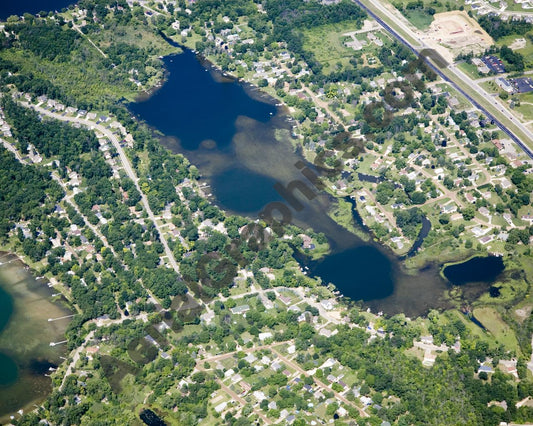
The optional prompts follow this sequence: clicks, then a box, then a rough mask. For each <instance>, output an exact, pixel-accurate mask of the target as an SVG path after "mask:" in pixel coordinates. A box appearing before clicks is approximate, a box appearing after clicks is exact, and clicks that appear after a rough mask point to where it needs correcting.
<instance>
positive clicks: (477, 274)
mask: <svg viewBox="0 0 533 426" xmlns="http://www.w3.org/2000/svg"><path fill="white" fill-rule="evenodd" d="M504 269H505V265H504V264H503V258H502V257H499V256H487V257H479V256H476V257H473V258H472V259H470V260H467V261H466V262H463V263H458V264H455V265H449V266H446V267H445V268H444V271H443V273H444V276H445V277H446V278H447V279H448V280H449V281H450V282H451V283H452V284H453V285H464V284H467V283H475V282H484V283H493V282H494V281H496V279H497V278H498V277H499V276H500V274H501V273H502V272H503V270H504Z"/></svg>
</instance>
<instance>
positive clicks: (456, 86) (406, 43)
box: [353, 0, 533, 159]
mask: <svg viewBox="0 0 533 426" xmlns="http://www.w3.org/2000/svg"><path fill="white" fill-rule="evenodd" d="M353 1H354V2H355V3H356V4H357V5H359V7H361V8H362V9H363V10H364V11H366V13H368V15H369V16H371V17H372V18H373V19H375V20H376V21H377V22H378V23H379V24H380V25H381V26H382V27H383V28H384V29H385V30H386V31H388V32H389V33H390V34H391V35H392V36H393V37H394V38H396V39H397V40H398V41H399V42H400V43H402V44H403V45H404V46H406V47H407V48H408V49H409V50H411V51H412V52H413V53H414V54H415V55H417V56H418V55H419V54H420V52H421V51H422V50H423V48H417V47H415V46H414V45H413V44H411V43H410V42H409V41H407V39H406V38H405V37H403V36H401V35H400V34H399V33H398V31H396V30H395V29H393V28H392V27H391V26H390V25H388V24H387V23H386V22H384V20H383V19H382V18H381V17H380V16H378V15H377V14H376V13H375V12H373V11H372V10H370V8H369V7H367V6H366V5H365V4H363V3H362V2H361V0H353ZM373 4H374V5H375V6H376V7H377V8H378V9H379V10H381V11H383V12H384V13H387V11H385V10H383V8H382V7H380V6H381V5H380V4H379V2H373ZM389 18H390V19H391V20H394V19H395V18H394V16H389ZM398 25H400V24H398ZM403 27H404V28H402V29H403V30H404V31H405V32H406V33H407V34H409V35H411V34H410V30H409V29H408V28H406V27H405V26H403ZM411 37H412V38H413V39H416V37H415V36H413V35H411ZM422 56H423V55H422ZM423 59H424V60H425V62H426V63H427V64H428V65H429V67H430V68H431V69H432V70H433V71H434V72H435V73H436V74H437V75H439V76H440V77H441V78H442V79H443V80H444V81H446V82H447V83H449V84H450V85H451V86H452V87H453V88H454V89H455V90H457V91H458V92H459V93H461V94H462V95H463V96H464V97H465V98H466V99H468V101H469V102H471V103H472V105H474V106H475V107H476V108H478V109H479V110H480V111H482V112H483V114H484V115H485V116H486V117H487V118H488V119H490V120H492V121H494V123H495V124H496V125H497V126H498V127H499V128H500V129H501V130H502V131H503V132H504V133H505V134H506V135H507V136H509V137H510V138H511V139H512V140H513V141H514V142H515V143H516V144H517V145H518V146H520V148H521V149H522V150H523V151H524V152H525V153H526V154H527V155H528V156H529V157H530V158H531V159H533V150H532V149H531V148H530V147H529V146H527V145H526V143H525V142H524V141H523V140H521V139H520V138H519V137H518V136H517V135H516V134H515V133H514V132H513V131H511V130H510V129H509V128H508V127H507V126H506V125H504V124H503V123H502V122H501V120H500V119H499V118H498V117H496V116H495V115H494V114H493V113H491V112H490V111H488V109H487V108H486V107H485V106H483V105H482V104H481V103H480V102H478V101H477V100H476V99H474V97H473V96H472V95H470V94H469V93H468V92H467V91H466V90H464V89H463V88H461V86H460V85H459V84H457V83H456V82H455V81H454V80H452V79H451V78H450V77H449V76H448V75H446V73H445V72H444V71H443V70H442V69H441V68H439V67H437V66H436V65H435V64H433V62H431V61H430V60H429V59H428V58H427V57H424V56H423ZM447 69H448V70H449V71H450V72H452V73H453V74H454V75H455V76H456V77H457V78H458V79H460V80H462V82H463V83H465V84H467V85H469V86H470V87H471V88H472V90H475V91H476V92H477V93H478V94H479V95H480V96H483V98H484V99H485V100H486V101H487V103H490V104H492V103H494V104H495V105H496V106H495V107H494V108H497V107H498V101H496V100H494V99H493V98H492V97H491V96H490V95H489V94H488V93H487V92H486V91H485V90H483V89H482V88H481V87H479V86H478V85H477V84H475V83H474V82H473V81H472V80H471V79H470V78H469V77H468V76H466V75H465V74H464V73H463V72H462V71H460V70H459V69H457V68H456V67H455V65H450V66H448V68H447ZM500 112H501V114H502V115H503V116H504V117H505V118H506V119H508V120H510V121H513V115H512V113H511V112H509V111H507V110H501V111H500ZM514 120H515V121H513V124H514V125H515V126H516V127H517V128H518V129H519V130H520V131H521V132H522V133H523V134H524V135H525V137H527V138H528V139H527V140H526V142H533V133H532V132H531V131H530V130H529V129H528V128H527V127H526V126H524V125H523V124H522V123H520V122H519V121H517V119H516V117H514Z"/></svg>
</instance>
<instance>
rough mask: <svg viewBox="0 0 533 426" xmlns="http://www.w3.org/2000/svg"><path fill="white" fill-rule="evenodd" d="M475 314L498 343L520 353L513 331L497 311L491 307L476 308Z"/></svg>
mask: <svg viewBox="0 0 533 426" xmlns="http://www.w3.org/2000/svg"><path fill="white" fill-rule="evenodd" d="M473 314H474V316H475V317H476V318H477V319H478V320H479V322H481V324H483V325H484V326H485V328H486V329H487V330H488V331H489V332H490V333H491V334H492V335H493V336H494V338H495V339H496V342H497V343H501V344H503V345H505V347H506V348H508V349H511V350H516V351H518V341H517V340H516V336H515V334H514V332H513V330H512V329H511V327H509V326H508V325H507V324H506V323H505V322H504V321H503V319H502V317H501V316H500V314H499V312H498V311H497V310H496V309H494V308H490V307H483V308H475V309H474V312H473Z"/></svg>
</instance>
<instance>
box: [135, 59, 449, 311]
mask: <svg viewBox="0 0 533 426" xmlns="http://www.w3.org/2000/svg"><path fill="white" fill-rule="evenodd" d="M165 64H166V66H167V71H168V76H167V77H168V78H167V81H166V82H165V84H164V85H163V86H162V87H161V88H160V89H159V90H158V91H157V92H155V93H154V94H153V95H152V96H148V97H144V99H142V100H141V101H140V102H138V103H134V104H131V105H130V109H131V111H133V112H134V113H135V114H136V115H137V116H138V117H139V118H140V119H142V120H144V121H146V122H147V123H148V124H149V125H150V126H152V127H153V128H155V129H157V130H158V131H160V132H162V133H163V134H164V135H165V136H164V137H162V138H161V141H162V143H163V145H165V146H166V147H167V148H169V149H170V150H172V151H174V152H179V153H182V154H184V155H185V156H186V157H187V158H188V159H189V160H190V161H191V162H192V163H193V164H195V165H196V166H197V167H198V168H199V170H200V172H201V175H202V179H205V181H206V183H208V184H209V185H210V189H211V192H212V195H213V197H214V200H213V201H214V202H215V203H216V204H217V205H219V206H221V207H222V208H224V209H225V210H228V211H230V212H232V213H236V214H243V215H246V216H249V217H251V218H257V217H258V214H259V213H260V211H261V210H263V209H264V208H265V206H268V205H269V204H270V203H272V202H274V201H277V202H282V203H284V204H285V205H286V206H287V207H288V209H289V210H290V212H291V222H292V223H294V224H296V225H298V226H300V227H301V228H303V229H308V228H312V229H314V230H315V231H317V232H323V233H324V234H325V235H327V237H328V239H329V242H330V244H331V246H332V248H333V251H332V254H331V255H329V256H327V257H326V258H324V259H321V260H320V261H318V262H311V261H310V260H309V259H307V258H305V256H298V260H299V261H300V263H301V264H302V265H304V266H308V267H309V273H310V274H311V275H315V276H320V277H321V279H322V282H323V283H329V282H331V283H333V284H335V286H336V287H337V288H338V289H339V290H340V291H341V293H342V294H343V295H346V296H348V297H350V298H352V299H354V300H364V301H365V302H366V304H367V305H368V306H370V307H371V308H372V309H376V310H383V311H384V312H388V313H391V314H392V313H397V312H404V313H406V314H407V315H420V314H423V313H424V312H426V311H427V310H428V309H430V308H435V307H446V302H444V301H443V300H441V295H442V293H443V292H444V290H446V289H447V286H448V284H447V283H446V281H445V280H443V279H442V277H440V275H439V266H438V265H430V266H429V267H426V268H424V270H422V271H418V272H417V273H416V274H407V273H406V272H405V271H404V269H403V268H402V266H401V262H400V261H399V259H398V258H397V257H396V256H394V255H393V253H392V252H390V251H389V250H387V249H384V248H383V247H381V246H380V245H379V244H377V243H375V242H373V241H372V240H371V239H370V241H369V242H365V241H362V240H361V239H360V238H358V237H357V236H355V235H354V234H352V233H350V232H348V231H347V230H346V229H344V228H343V227H341V226H340V225H338V224H337V223H336V222H335V221H334V220H333V219H332V218H331V217H330V216H329V215H328V212H329V211H330V210H331V209H332V207H333V206H334V205H335V203H336V202H337V201H336V200H335V199H333V198H332V197H331V196H329V195H328V194H326V193H324V192H321V191H319V190H318V189H317V188H316V187H314V186H313V184H312V182H311V181H309V180H307V179H306V178H305V177H304V176H303V175H302V172H301V170H300V169H301V168H297V167H295V163H296V162H297V161H301V160H303V159H302V157H301V155H300V154H298V153H297V152H296V151H295V149H294V144H293V141H292V138H291V136H290V134H291V130H292V129H291V127H290V126H289V124H288V118H289V117H288V115H287V112H286V111H285V110H283V109H282V108H277V107H276V105H275V103H276V101H275V100H274V99H272V98H269V97H268V96H266V95H264V94H261V92H259V91H257V90H255V89H252V88H251V87H250V86H248V85H243V84H241V83H240V82H237V81H235V80H233V79H229V78H227V77H226V76H224V75H222V74H221V73H220V72H218V71H216V70H214V69H213V68H212V67H211V66H210V65H209V64H208V63H205V62H204V61H201V60H199V59H198V58H197V57H196V55H195V54H194V53H193V52H191V51H185V53H183V54H181V55H177V56H176V55H174V56H171V57H167V58H166V59H165ZM295 182H299V183H300V184H304V185H305V186H306V187H307V188H309V189H310V190H311V193H312V196H311V197H304V196H303V195H302V193H299V192H298V191H293V193H294V195H296V198H297V200H299V201H300V202H301V205H302V206H303V208H302V209H301V210H299V211H296V210H295V208H294V204H291V201H290V200H287V199H284V198H283V197H281V196H280V194H279V193H278V192H276V190H275V189H274V187H273V186H274V184H275V183H279V184H281V185H283V187H285V188H289V187H291V184H293V183H295ZM292 187H293V186H292ZM308 198H309V199H308ZM292 203H294V200H292ZM354 221H355V223H356V226H357V222H358V221H357V215H354Z"/></svg>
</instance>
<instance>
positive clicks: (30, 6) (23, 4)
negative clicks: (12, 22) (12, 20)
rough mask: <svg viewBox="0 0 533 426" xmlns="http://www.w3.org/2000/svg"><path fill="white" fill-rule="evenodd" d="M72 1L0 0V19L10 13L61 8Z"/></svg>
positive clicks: (20, 13) (3, 19) (3, 18)
mask: <svg viewBox="0 0 533 426" xmlns="http://www.w3.org/2000/svg"><path fill="white" fill-rule="evenodd" d="M74 3H76V1H75V0H16V1H15V0H3V1H0V20H2V21H5V20H6V19H7V18H8V17H9V16H11V15H19V16H20V15H23V14H24V13H31V14H32V15H35V14H37V13H39V12H41V11H45V12H48V11H50V10H61V9H63V8H65V7H67V6H69V5H71V4H74Z"/></svg>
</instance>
